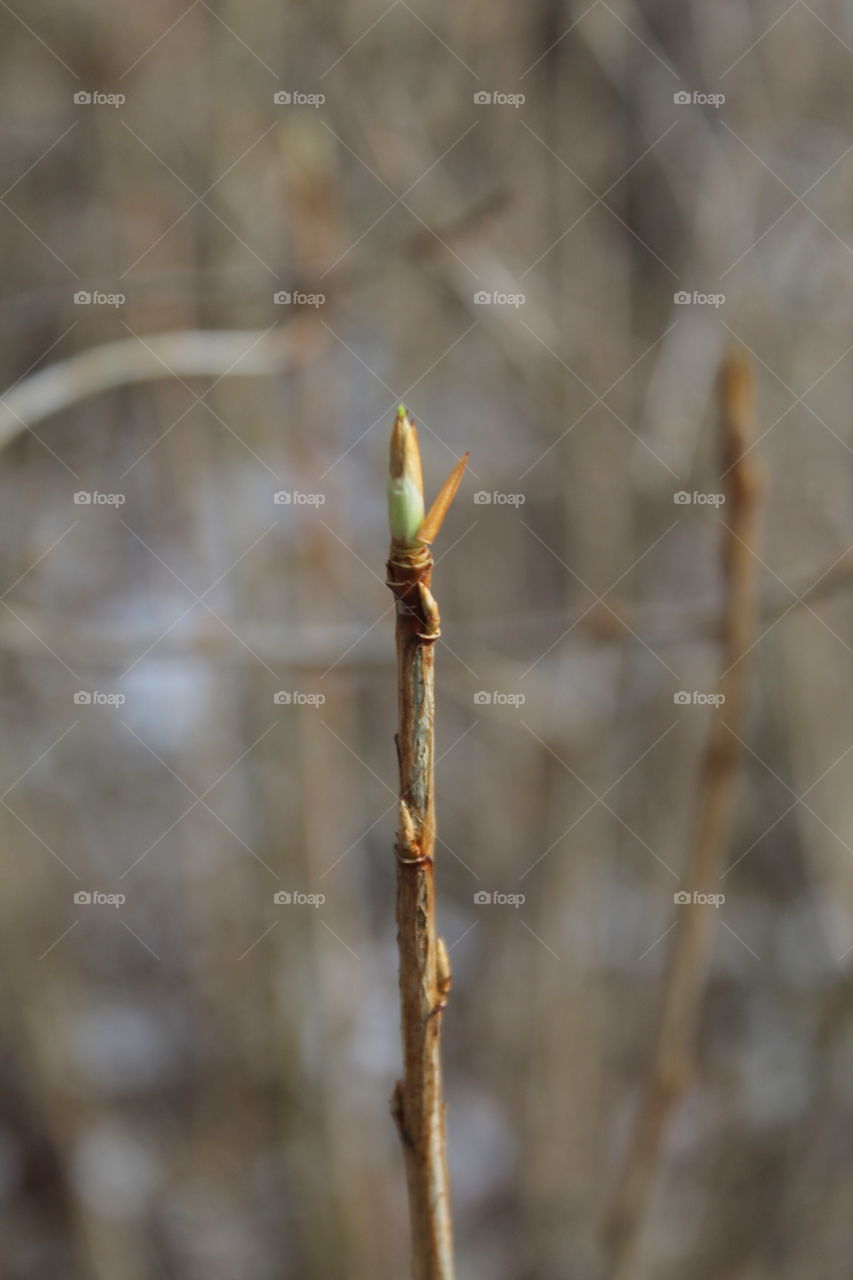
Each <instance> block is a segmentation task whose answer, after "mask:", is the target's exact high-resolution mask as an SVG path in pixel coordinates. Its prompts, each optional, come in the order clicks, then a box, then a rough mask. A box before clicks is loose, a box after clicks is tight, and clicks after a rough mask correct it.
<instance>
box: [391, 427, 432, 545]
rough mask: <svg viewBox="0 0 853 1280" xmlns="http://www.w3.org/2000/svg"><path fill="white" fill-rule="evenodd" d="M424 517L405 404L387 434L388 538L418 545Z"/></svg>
mask: <svg viewBox="0 0 853 1280" xmlns="http://www.w3.org/2000/svg"><path fill="white" fill-rule="evenodd" d="M423 518H424V484H423V476H422V474H421V451H420V447H419V445H418V433H417V431H416V430H415V424H414V422H413V421H412V419H411V417H410V416H409V413H408V410H407V409H406V406H405V405H402V404H401V405H400V407H399V409H398V410H397V417H396V420H395V422H394V429H393V431H392V432H391V452H390V456H389V460H388V524H389V525H390V528H391V537H392V538H393V539H394V541H395V542H400V543H402V544H403V545H404V546H414V545H415V544H416V543H417V542H418V536H417V535H418V530H419V529H420V527H421V524H422V523H423Z"/></svg>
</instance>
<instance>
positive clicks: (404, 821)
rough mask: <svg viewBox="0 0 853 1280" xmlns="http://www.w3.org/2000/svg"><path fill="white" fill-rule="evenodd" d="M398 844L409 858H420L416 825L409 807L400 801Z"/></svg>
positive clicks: (403, 801)
mask: <svg viewBox="0 0 853 1280" xmlns="http://www.w3.org/2000/svg"><path fill="white" fill-rule="evenodd" d="M397 843H398V845H399V847H400V849H401V850H402V851H403V852H404V853H405V855H406V856H407V857H409V858H416V857H417V856H418V843H417V832H416V831H415V824H414V822H413V821H412V815H411V812H410V810H409V806H408V805H407V804H406V802H405V800H401V801H400V809H399V813H398V815H397Z"/></svg>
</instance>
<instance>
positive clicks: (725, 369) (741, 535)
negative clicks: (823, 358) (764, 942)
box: [608, 351, 762, 1280]
mask: <svg viewBox="0 0 853 1280" xmlns="http://www.w3.org/2000/svg"><path fill="white" fill-rule="evenodd" d="M720 408H721V431H722V437H723V454H724V466H725V468H726V469H727V483H728V507H727V510H728V512H729V521H730V523H729V524H728V525H727V526H726V527H725V531H724V540H723V570H724V576H725V582H726V604H725V615H724V620H723V645H722V655H721V663H720V681H719V692H720V693H721V694H722V695H723V696H724V701H723V702H722V704H721V705H719V704H718V705H717V706H716V708H715V710H714V719H713V723H712V726H711V735H710V738H709V741H708V745H707V749H706V752H705V761H704V770H703V775H702V780H701V784H700V786H701V800H700V808H699V815H698V822H697V829H696V835H695V840H694V843H693V846H692V848H691V850H690V852H689V854H688V857H687V864H686V866H685V868H684V871H683V875H682V882H681V892H680V895H679V897H678V899H677V900H678V901H680V902H681V903H682V904H683V905H680V906H679V914H678V928H677V929H676V932H675V935H674V944H673V947H672V951H671V953H670V956H669V960H668V964H667V968H666V972H665V977H664V992H663V1013H662V1018H661V1022H660V1027H659V1031H658V1037H657V1043H656V1045H655V1049H654V1056H653V1058H652V1066H651V1074H650V1077H649V1080H648V1083H647V1086H646V1089H645V1092H644V1094H643V1097H642V1099H641V1101H640V1108H639V1113H638V1115H637V1117H636V1121H635V1124H634V1127H633V1130H632V1134H631V1138H630V1141H629V1147H628V1152H627V1158H626V1161H625V1165H624V1168H623V1172H622V1177H621V1181H620V1183H619V1186H618V1189H617V1194H616V1198H615V1202H614V1206H613V1210H612V1214H611V1218H610V1222H609V1240H608V1245H609V1250H610V1257H611V1271H610V1275H611V1280H627V1278H628V1277H629V1276H631V1275H633V1274H634V1270H635V1265H636V1258H637V1248H638V1244H639V1239H640V1234H641V1230H642V1226H643V1222H644V1217H645V1210H646V1207H647V1204H648V1201H649V1195H650V1192H651V1190H652V1187H653V1185H654V1181H655V1176H656V1173H657V1169H658V1163H659V1156H660V1148H661V1142H662V1138H663V1134H664V1131H665V1128H666V1123H667V1119H668V1117H669V1115H670V1113H671V1111H672V1109H673V1107H674V1105H675V1103H676V1102H677V1100H678V1099H679V1097H680V1096H681V1095H682V1093H683V1092H684V1090H685V1089H686V1087H687V1085H688V1082H689V1078H690V1074H691V1069H692V1062H693V1050H694V1042H695V1034H696V1026H697V1021H698V1016H699V1010H700V1006H701V997H702V992H703V990H704V984H705V977H706V973H707V968H708V962H709V958H710V951H711V943H712V940H713V926H714V909H713V907H711V906H709V905H704V902H705V900H704V899H703V898H701V897H699V895H708V894H711V893H713V891H714V886H715V885H716V883H717V881H718V879H719V875H720V870H721V867H722V863H723V859H724V857H725V852H726V847H727V841H728V835H729V829H730V824H731V814H732V807H733V802H734V796H735V787H736V782H737V768H738V761H739V756H740V742H739V739H741V738H742V737H743V728H744V719H745V712H746V700H747V693H748V681H747V664H746V662H745V661H744V659H745V657H746V654H747V653H748V651H749V649H750V647H751V645H752V643H753V640H754V637H755V635H756V630H757V621H758V591H757V588H758V571H759V568H760V562H759V560H758V556H757V553H756V547H757V543H758V528H759V516H760V495H761V487H762V485H761V469H760V464H759V461H758V458H757V456H756V453H755V451H751V452H747V451H748V450H749V448H750V445H751V444H752V443H753V441H754V439H755V437H756V431H755V411H754V404H753V383H752V372H751V369H750V366H749V364H748V363H747V360H746V358H745V357H744V356H743V355H742V354H741V353H740V352H736V351H731V352H729V353H728V354H727V355H726V357H725V359H724V361H723V365H722V369H721V374H720Z"/></svg>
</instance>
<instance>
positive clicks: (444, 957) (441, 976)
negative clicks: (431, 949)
mask: <svg viewBox="0 0 853 1280" xmlns="http://www.w3.org/2000/svg"><path fill="white" fill-rule="evenodd" d="M452 984H453V977H452V975H451V972H450V956H449V955H448V954H447V947H446V946H445V945H444V938H436V940H435V985H436V986H437V987H438V994H439V995H440V996H442V997H444V996H446V995H447V993H448V991H449V990H450V988H451V986H452Z"/></svg>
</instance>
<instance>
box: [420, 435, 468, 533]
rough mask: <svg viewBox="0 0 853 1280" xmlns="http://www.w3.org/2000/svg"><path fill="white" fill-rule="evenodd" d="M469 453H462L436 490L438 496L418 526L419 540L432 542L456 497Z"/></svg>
mask: <svg viewBox="0 0 853 1280" xmlns="http://www.w3.org/2000/svg"><path fill="white" fill-rule="evenodd" d="M470 456H471V455H470V454H469V453H463V455H462V457H461V458H460V459H459V461H458V462H457V464H456V466H455V467H454V468H453V470H452V471H451V473H450V475H449V476H448V477H447V479H446V480H445V482H444V484H443V485H442V486H441V488H440V489H439V492H438V497H437V498H436V500H435V502H434V503H433V504H432V506H431V507H430V509H429V515H428V516H427V518H426V520H424V522H423V524H422V525H421V527H420V530H419V532H418V539H419V540H420V541H421V542H433V541H434V540H435V537H436V535H437V534H438V531H439V529H440V528H441V526H442V525H443V524H444V517H445V516H446V515H447V512H448V510H449V508H450V504H451V502H452V501H453V499H454V498H455V497H456V490H457V489H458V488H459V485H460V484H461V482H462V473H463V472H464V470H465V468H466V467H467V465H468V459H469V457H470Z"/></svg>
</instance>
